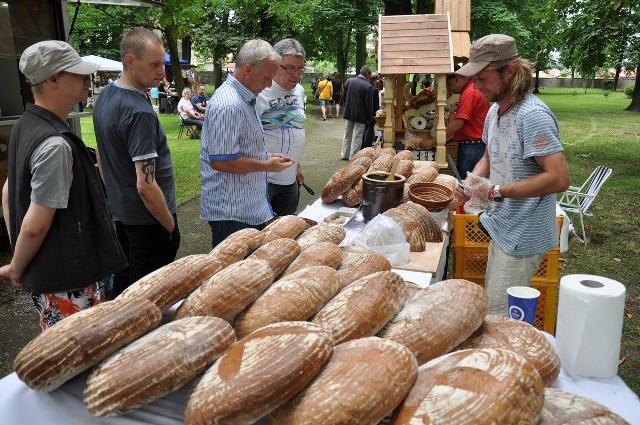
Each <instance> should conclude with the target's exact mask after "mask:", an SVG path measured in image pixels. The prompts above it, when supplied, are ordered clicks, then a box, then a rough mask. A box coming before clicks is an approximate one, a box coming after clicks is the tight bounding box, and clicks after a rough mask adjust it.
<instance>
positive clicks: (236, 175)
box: [200, 40, 293, 247]
mask: <svg viewBox="0 0 640 425" xmlns="http://www.w3.org/2000/svg"><path fill="white" fill-rule="evenodd" d="M280 62H281V57H280V55H279V54H278V53H277V52H276V51H275V50H274V49H273V47H272V46H271V45H270V44H269V43H267V42H266V41H263V40H250V41H248V42H246V43H245V44H244V46H242V48H241V49H240V52H239V53H238V57H237V58H236V68H235V71H234V73H233V75H230V76H229V77H228V78H227V80H226V81H225V82H224V84H222V85H221V86H220V87H219V88H218V89H217V90H216V91H215V93H214V94H213V96H212V97H211V99H210V100H209V104H208V106H207V110H206V113H205V120H204V126H203V128H202V147H201V149H200V172H201V174H202V191H201V197H200V218H201V219H203V220H207V221H208V222H209V226H211V233H212V246H214V247H215V246H216V245H218V244H219V243H220V242H222V241H223V240H224V239H225V238H226V237H227V236H229V235H230V234H232V233H234V232H236V231H237V230H240V229H244V228H247V227H253V228H256V229H262V228H263V227H264V225H265V223H266V222H267V221H268V220H270V219H271V218H273V216H274V213H273V211H272V209H271V205H270V203H269V199H268V196H267V172H268V171H270V172H280V171H282V170H285V169H286V168H288V167H290V166H291V165H293V161H292V160H291V159H290V158H287V157H286V156H284V155H282V154H279V153H268V152H267V150H266V147H265V142H264V136H263V130H262V125H261V123H260V119H259V118H258V116H257V114H256V110H255V102H256V96H257V95H258V93H260V92H261V91H262V90H263V89H265V88H266V87H270V86H271V81H272V80H273V77H274V76H275V74H276V72H277V69H278V67H279V66H280Z"/></svg>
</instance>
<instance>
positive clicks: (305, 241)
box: [296, 223, 347, 251]
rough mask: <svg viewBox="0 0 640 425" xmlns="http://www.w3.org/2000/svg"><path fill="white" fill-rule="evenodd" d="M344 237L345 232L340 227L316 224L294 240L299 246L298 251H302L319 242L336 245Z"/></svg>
mask: <svg viewBox="0 0 640 425" xmlns="http://www.w3.org/2000/svg"><path fill="white" fill-rule="evenodd" d="M346 235H347V231H346V230H345V229H344V227H342V226H336V225H334V224H326V223H318V224H317V225H315V226H313V227H310V228H308V229H307V230H305V231H304V232H302V234H301V235H300V236H298V237H297V238H296V242H298V245H300V250H301V251H304V250H305V249H307V248H309V247H311V246H313V245H315V244H317V243H319V242H333V243H334V244H336V245H338V244H339V243H340V242H342V240H343V239H344V237H345V236H346Z"/></svg>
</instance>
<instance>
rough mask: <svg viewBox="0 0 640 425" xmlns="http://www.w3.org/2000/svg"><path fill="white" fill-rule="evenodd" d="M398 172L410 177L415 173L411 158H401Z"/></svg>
mask: <svg viewBox="0 0 640 425" xmlns="http://www.w3.org/2000/svg"><path fill="white" fill-rule="evenodd" d="M396 174H399V175H401V176H405V177H409V176H411V174H413V161H412V160H410V159H401V160H400V162H399V163H398V168H397V169H396Z"/></svg>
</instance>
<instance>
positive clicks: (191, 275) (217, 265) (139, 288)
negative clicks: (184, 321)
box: [118, 254, 224, 311]
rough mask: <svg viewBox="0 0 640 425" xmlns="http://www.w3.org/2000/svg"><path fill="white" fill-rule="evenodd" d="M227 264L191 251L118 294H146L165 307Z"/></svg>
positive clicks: (139, 296) (163, 308)
mask: <svg viewBox="0 0 640 425" xmlns="http://www.w3.org/2000/svg"><path fill="white" fill-rule="evenodd" d="M223 268H224V266H223V264H222V263H221V262H220V261H218V260H217V259H216V258H215V257H212V256H210V255H208V254H195V255H187V256H186V257H182V258H179V259H177V260H175V261H174V262H172V263H170V264H167V265H166V266H163V267H160V268H159V269H157V270H156V271H154V272H151V273H149V274H148V275H146V276H144V277H142V278H140V279H138V280H137V281H136V282H134V283H133V284H132V285H131V286H129V287H128V288H127V289H125V290H124V291H123V292H122V293H121V294H120V295H119V296H118V298H146V299H148V300H149V301H151V302H154V303H155V304H156V305H157V306H158V308H159V309H160V310H162V311H164V310H166V309H168V308H169V307H171V306H172V305H174V304H175V303H177V302H178V301H180V300H181V299H183V298H184V297H186V296H187V295H189V294H190V293H191V292H192V291H193V290H194V289H196V288H197V287H198V286H200V285H202V283H203V282H205V281H206V280H207V279H209V278H210V277H211V276H213V275H214V274H215V273H217V272H218V271H220V270H222V269H223Z"/></svg>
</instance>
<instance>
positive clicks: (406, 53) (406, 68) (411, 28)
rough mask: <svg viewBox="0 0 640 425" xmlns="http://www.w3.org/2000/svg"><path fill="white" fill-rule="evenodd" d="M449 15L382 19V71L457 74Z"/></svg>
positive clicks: (383, 17) (379, 57) (385, 72)
mask: <svg viewBox="0 0 640 425" xmlns="http://www.w3.org/2000/svg"><path fill="white" fill-rule="evenodd" d="M452 45H453V44H452V40H451V26H450V24H449V14H448V13H444V14H437V15H436V14H433V15H395V16H382V15H381V16H380V23H379V33H378V72H380V73H381V74H387V75H388V74H448V73H451V72H453V51H452Z"/></svg>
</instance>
